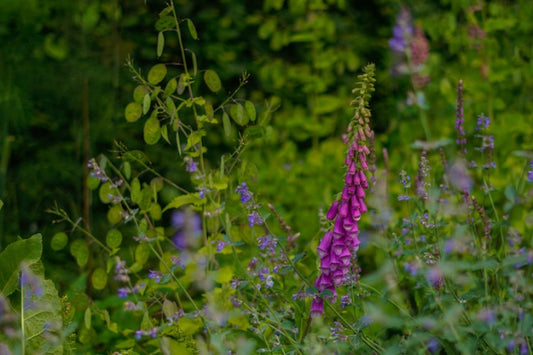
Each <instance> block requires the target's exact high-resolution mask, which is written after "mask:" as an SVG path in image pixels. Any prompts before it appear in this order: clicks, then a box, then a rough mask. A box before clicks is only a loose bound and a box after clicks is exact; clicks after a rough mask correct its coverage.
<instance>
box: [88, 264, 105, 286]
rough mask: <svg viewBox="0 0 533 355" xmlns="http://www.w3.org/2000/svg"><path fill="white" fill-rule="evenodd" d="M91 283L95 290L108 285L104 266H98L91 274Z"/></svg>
mask: <svg viewBox="0 0 533 355" xmlns="http://www.w3.org/2000/svg"><path fill="white" fill-rule="evenodd" d="M91 283H92V284H93V287H94V289H95V290H103V289H104V288H105V286H106V285H107V273H106V272H105V270H104V269H102V268H97V269H96V270H94V272H93V274H92V275H91Z"/></svg>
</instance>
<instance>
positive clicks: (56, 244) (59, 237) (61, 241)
mask: <svg viewBox="0 0 533 355" xmlns="http://www.w3.org/2000/svg"><path fill="white" fill-rule="evenodd" d="M67 244H68V236H67V235H66V234H65V233H63V232H59V233H56V234H55V235H54V236H53V237H52V241H51V242H50V246H51V247H52V250H55V251H58V250H61V249H63V248H64V247H66V246H67Z"/></svg>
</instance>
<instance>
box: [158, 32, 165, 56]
mask: <svg viewBox="0 0 533 355" xmlns="http://www.w3.org/2000/svg"><path fill="white" fill-rule="evenodd" d="M163 48H165V35H164V34H163V32H159V34H158V35H157V58H159V57H161V54H163Z"/></svg>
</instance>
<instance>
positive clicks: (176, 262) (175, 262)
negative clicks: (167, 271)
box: [170, 255, 185, 270]
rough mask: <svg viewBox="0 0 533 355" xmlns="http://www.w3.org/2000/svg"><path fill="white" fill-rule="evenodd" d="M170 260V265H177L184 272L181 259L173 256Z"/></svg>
mask: <svg viewBox="0 0 533 355" xmlns="http://www.w3.org/2000/svg"><path fill="white" fill-rule="evenodd" d="M170 260H171V261H172V264H174V265H178V266H179V267H180V268H181V269H182V270H185V264H184V262H183V259H182V258H180V257H179V256H176V255H173V256H172V258H171V259H170Z"/></svg>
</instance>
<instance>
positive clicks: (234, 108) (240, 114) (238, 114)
mask: <svg viewBox="0 0 533 355" xmlns="http://www.w3.org/2000/svg"><path fill="white" fill-rule="evenodd" d="M229 114H230V116H231V118H233V120H234V121H235V122H236V123H237V124H238V125H240V126H244V125H245V124H247V123H248V116H246V115H245V114H244V108H243V107H242V105H241V104H234V105H231V106H230V108H229Z"/></svg>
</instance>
